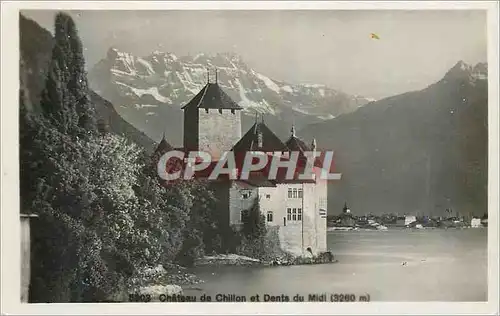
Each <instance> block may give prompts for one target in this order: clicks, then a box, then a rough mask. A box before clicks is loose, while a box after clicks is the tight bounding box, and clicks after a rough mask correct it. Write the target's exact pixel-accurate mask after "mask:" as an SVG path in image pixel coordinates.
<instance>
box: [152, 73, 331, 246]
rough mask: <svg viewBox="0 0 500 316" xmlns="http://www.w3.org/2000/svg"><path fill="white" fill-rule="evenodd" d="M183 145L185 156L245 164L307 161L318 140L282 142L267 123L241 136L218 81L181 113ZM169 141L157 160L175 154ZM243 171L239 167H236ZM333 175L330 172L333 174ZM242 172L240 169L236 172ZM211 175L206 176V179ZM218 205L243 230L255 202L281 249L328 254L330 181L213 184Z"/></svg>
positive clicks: (237, 114)
mask: <svg viewBox="0 0 500 316" xmlns="http://www.w3.org/2000/svg"><path fill="white" fill-rule="evenodd" d="M182 109H183V110H184V137H183V139H184V146H183V148H176V150H181V151H184V152H189V151H205V152H209V153H210V154H211V155H212V158H213V157H216V159H215V160H214V161H213V162H212V165H214V166H215V164H216V162H217V160H218V158H219V157H220V156H221V155H222V154H223V153H224V152H227V151H233V152H234V154H235V156H236V160H237V163H241V162H242V160H243V157H244V154H245V153H247V152H250V151H252V152H262V153H263V154H267V155H268V156H269V157H271V156H272V155H273V154H274V153H275V152H280V153H282V154H284V155H286V154H287V153H288V154H289V153H290V152H292V151H298V152H299V153H300V154H299V158H298V161H300V162H302V163H303V162H305V159H306V157H305V156H304V154H303V153H304V152H306V151H315V150H316V141H315V140H312V141H311V145H307V144H306V143H305V142H304V141H302V140H301V139H299V138H298V137H297V136H296V135H295V129H294V127H292V129H291V134H290V137H289V138H288V140H287V141H286V142H284V143H283V142H282V141H281V140H280V139H279V138H278V137H277V136H276V135H275V134H274V133H273V132H272V131H271V129H270V128H269V127H268V126H267V125H266V124H265V123H264V121H263V120H260V121H259V120H257V119H256V121H255V124H254V125H253V126H252V127H251V128H250V129H249V130H248V131H247V132H246V133H245V134H244V135H243V136H242V135H241V134H242V133H241V110H242V108H241V107H240V106H239V105H238V104H236V103H235V102H234V101H233V100H231V98H230V97H229V96H228V95H227V94H226V93H225V92H224V91H223V90H222V89H221V88H220V86H219V85H218V84H217V82H215V83H213V82H210V81H209V82H208V83H207V85H206V86H205V87H204V88H203V89H202V90H201V91H200V92H199V93H198V94H197V95H196V96H195V97H194V98H193V99H192V100H191V101H190V102H188V103H187V104H186V105H185V106H184V107H183V108H182ZM172 149H173V148H172V146H171V145H170V144H168V142H167V141H166V139H165V137H163V139H162V140H161V142H160V144H159V145H158V147H157V149H156V151H155V155H156V157H159V156H161V155H162V154H163V153H164V152H166V151H168V150H172ZM238 166H241V164H238ZM314 166H315V167H314V169H315V172H317V171H318V169H319V168H322V166H323V164H322V159H321V157H320V158H317V160H316V161H315V164H314ZM329 171H332V170H329ZM235 172H238V170H235ZM207 175H208V174H207ZM211 185H212V186H213V188H214V190H215V192H216V194H217V197H218V200H219V205H218V206H217V209H216V210H214V211H216V212H223V216H222V218H223V221H224V222H225V223H224V224H227V225H230V226H233V227H236V228H239V227H240V226H241V224H242V212H243V211H245V210H248V209H249V208H250V207H251V206H252V203H254V201H256V199H257V201H259V203H260V209H261V212H262V213H263V215H264V216H265V218H266V223H267V225H268V226H269V227H275V228H276V229H277V230H278V231H279V239H280V244H281V247H282V249H283V250H285V251H287V252H289V253H292V254H295V255H302V254H304V253H305V252H306V251H307V249H309V248H310V250H311V251H312V252H313V254H316V253H318V252H323V251H326V250H327V248H326V215H327V214H326V212H327V182H326V181H320V180H319V179H315V180H286V179H285V178H284V174H281V173H278V177H277V179H276V180H269V179H268V177H267V176H266V174H265V172H262V171H257V172H252V173H251V174H250V177H249V179H248V180H229V179H227V180H226V181H224V180H220V179H219V180H217V181H212V182H211Z"/></svg>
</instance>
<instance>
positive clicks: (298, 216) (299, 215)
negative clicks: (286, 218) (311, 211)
mask: <svg viewBox="0 0 500 316" xmlns="http://www.w3.org/2000/svg"><path fill="white" fill-rule="evenodd" d="M297 211H298V214H297V220H298V221H301V220H302V209H301V208H299V209H298V210H297Z"/></svg>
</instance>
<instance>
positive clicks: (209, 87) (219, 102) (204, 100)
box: [182, 82, 243, 110]
mask: <svg viewBox="0 0 500 316" xmlns="http://www.w3.org/2000/svg"><path fill="white" fill-rule="evenodd" d="M191 107H193V108H200V109H232V110H241V109H243V108H242V107H240V106H239V105H238V104H237V103H236V102H234V101H233V100H232V99H231V98H230V97H229V96H228V95H227V94H226V93H225V92H224V91H223V90H222V89H221V88H220V87H219V84H218V83H211V82H209V83H207V84H206V86H205V87H204V88H203V89H201V91H200V92H198V94H197V95H196V96H195V97H194V98H192V99H191V101H189V102H188V103H187V104H186V105H184V106H183V107H182V109H186V108H191Z"/></svg>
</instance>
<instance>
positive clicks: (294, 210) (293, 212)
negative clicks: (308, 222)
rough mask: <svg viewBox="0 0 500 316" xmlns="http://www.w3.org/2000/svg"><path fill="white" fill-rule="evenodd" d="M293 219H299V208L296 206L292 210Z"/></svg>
mask: <svg viewBox="0 0 500 316" xmlns="http://www.w3.org/2000/svg"><path fill="white" fill-rule="evenodd" d="M292 220H293V221H296V220H297V209H296V208H294V209H293V211H292Z"/></svg>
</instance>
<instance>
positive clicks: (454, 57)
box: [21, 10, 487, 99]
mask: <svg viewBox="0 0 500 316" xmlns="http://www.w3.org/2000/svg"><path fill="white" fill-rule="evenodd" d="M21 13H22V14H24V15H25V16H27V17H29V18H31V19H33V20H35V21H36V22H38V23H39V24H40V25H41V26H43V27H44V28H46V29H48V30H50V31H52V30H53V21H54V15H55V11H50V10H43V11H41V10H38V11H34V10H30V11H25V10H23V11H21ZM68 13H70V14H71V15H72V16H73V18H74V20H75V22H76V24H77V27H78V30H79V35H80V37H81V39H82V41H83V45H84V47H85V51H84V53H85V58H86V62H87V66H88V67H89V68H91V67H92V66H93V65H94V64H95V63H97V62H98V61H99V60H100V59H102V58H104V57H105V56H106V52H107V50H108V49H109V48H110V47H115V48H117V49H120V50H124V51H127V52H130V53H132V54H135V55H139V56H143V55H148V54H149V53H151V52H152V51H155V50H160V51H164V52H172V53H174V54H176V55H178V56H182V55H196V54H198V53H209V54H215V53H218V52H233V53H237V54H239V55H240V56H242V58H243V60H244V61H245V62H246V63H247V64H248V65H249V66H250V67H252V68H253V69H255V70H256V71H258V72H260V73H262V74H265V75H266V76H268V77H270V78H272V79H276V80H280V81H286V82H289V83H317V84H326V85H328V86H330V87H331V88H335V89H339V90H342V91H344V92H346V93H349V94H355V95H360V96H365V97H369V98H375V99H380V98H383V97H387V96H391V95H396V94H400V93H404V92H408V91H412V90H419V89H422V88H425V87H426V86H428V85H429V84H432V83H434V82H436V81H438V80H439V79H441V78H442V77H443V75H444V74H445V73H446V71H447V70H448V69H449V68H451V67H452V66H453V65H455V64H456V63H457V62H458V61H459V60H463V61H464V62H466V63H469V64H476V63H478V62H486V61H487V53H486V52H487V37H486V30H487V26H486V12H485V11H470V10H467V11H465V10H439V11H437V10H433V11H430V10H425V11H424V10H419V11H386V10H384V11H381V10H376V11H361V10H353V11H338V10H337V11H334V10H328V11H326V10H323V11H319V10H310V11H305V10H304V11H277V10H261V11H257V10H253V11H250V10H248V11H224V10H222V11H140V10H137V11H97V10H89V11H70V12H68ZM371 33H375V34H377V35H378V36H379V37H380V39H378V40H377V39H372V38H371V37H370V34H371Z"/></svg>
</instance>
